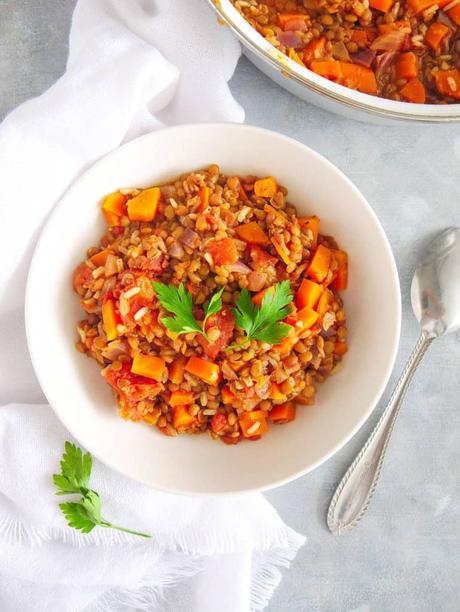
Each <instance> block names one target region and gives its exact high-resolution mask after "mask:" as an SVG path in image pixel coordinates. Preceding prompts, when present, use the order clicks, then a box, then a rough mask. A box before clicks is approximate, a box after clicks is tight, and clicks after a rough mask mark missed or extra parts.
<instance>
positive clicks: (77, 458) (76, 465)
mask: <svg viewBox="0 0 460 612" xmlns="http://www.w3.org/2000/svg"><path fill="white" fill-rule="evenodd" d="M92 463H93V462H92V459H91V455H90V454H89V453H86V454H85V455H84V454H83V453H82V451H81V449H80V448H78V447H76V446H75V444H71V443H70V442H66V443H65V452H64V454H63V456H62V461H61V474H54V476H53V482H54V484H55V485H56V487H57V489H58V493H57V495H68V494H69V493H79V492H80V490H81V489H82V488H87V486H88V480H89V476H90V474H91V468H92Z"/></svg>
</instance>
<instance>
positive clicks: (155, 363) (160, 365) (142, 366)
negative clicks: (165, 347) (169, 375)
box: [131, 353, 166, 382]
mask: <svg viewBox="0 0 460 612" xmlns="http://www.w3.org/2000/svg"><path fill="white" fill-rule="evenodd" d="M165 369H166V363H165V360H164V359H162V358H161V357H156V356H155V355H143V354H141V353H139V354H138V355H135V356H134V358H133V363H132V365H131V372H132V373H133V374H139V376H146V377H147V378H153V380H156V381H158V382H161V380H162V378H163V373H164V371H165Z"/></svg>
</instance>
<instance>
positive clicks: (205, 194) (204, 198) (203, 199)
mask: <svg viewBox="0 0 460 612" xmlns="http://www.w3.org/2000/svg"><path fill="white" fill-rule="evenodd" d="M198 195H199V196H200V205H199V206H198V209H197V212H201V211H202V210H204V209H205V208H207V207H208V206H209V196H210V195H211V189H210V188H209V187H208V186H207V185H202V186H201V187H200V189H199V191H198Z"/></svg>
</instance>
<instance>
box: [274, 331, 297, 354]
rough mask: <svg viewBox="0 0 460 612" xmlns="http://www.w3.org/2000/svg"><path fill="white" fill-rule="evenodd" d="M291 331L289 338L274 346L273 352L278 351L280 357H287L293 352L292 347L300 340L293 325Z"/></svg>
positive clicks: (286, 337) (285, 337)
mask: <svg viewBox="0 0 460 612" xmlns="http://www.w3.org/2000/svg"><path fill="white" fill-rule="evenodd" d="M290 328H291V329H290V330H289V333H288V334H287V336H284V338H283V339H282V340H281V342H279V343H278V344H274V345H273V350H275V351H277V352H278V353H279V354H280V355H287V354H288V353H290V352H291V349H292V347H293V346H294V344H296V342H297V341H298V338H297V336H296V333H295V329H294V327H293V326H292V325H290Z"/></svg>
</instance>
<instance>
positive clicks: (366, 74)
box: [340, 62, 377, 96]
mask: <svg viewBox="0 0 460 612" xmlns="http://www.w3.org/2000/svg"><path fill="white" fill-rule="evenodd" d="M340 63H341V66H340V68H341V71H342V75H341V77H340V83H341V84H342V85H345V86H346V87H350V88H351V89H357V90H358V91H361V92H362V93H367V94H371V95H374V96H375V95H377V81H376V79H375V74H374V72H373V71H372V70H371V69H370V68H366V67H365V66H358V65H357V64H349V63H348V62H340Z"/></svg>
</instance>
